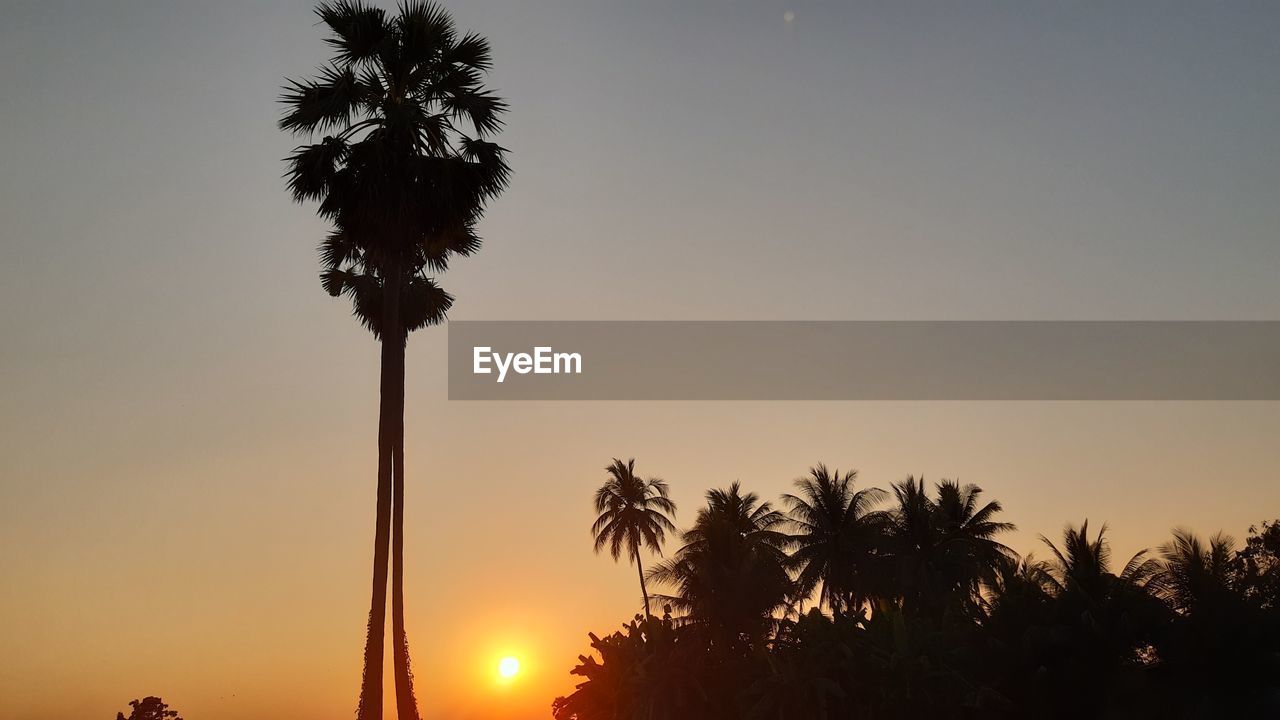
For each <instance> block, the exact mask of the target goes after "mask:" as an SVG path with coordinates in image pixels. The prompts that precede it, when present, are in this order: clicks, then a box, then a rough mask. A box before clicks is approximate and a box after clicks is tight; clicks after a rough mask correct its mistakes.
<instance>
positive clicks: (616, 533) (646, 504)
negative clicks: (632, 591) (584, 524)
mask: <svg viewBox="0 0 1280 720" xmlns="http://www.w3.org/2000/svg"><path fill="white" fill-rule="evenodd" d="M635 470H636V460H635V458H631V459H629V460H627V461H626V462H625V463H624V462H622V461H621V460H619V459H617V458H614V459H613V462H612V463H610V464H609V465H608V466H607V467H605V472H607V473H608V474H609V479H608V480H606V481H605V483H604V485H601V486H600V489H599V490H596V497H595V507H596V512H597V513H598V515H597V517H596V521H595V523H594V524H592V526H591V535H592V537H594V538H595V549H596V552H597V553H598V552H600V551H601V550H603V549H604V548H605V547H608V548H609V554H610V555H612V556H613V559H614V560H617V559H618V558H619V557H620V556H621V555H622V551H623V550H626V551H627V554H628V555H629V556H630V559H631V561H632V562H634V563H635V564H636V572H638V573H639V574H640V594H641V595H643V596H644V614H645V617H653V614H652V613H651V612H649V590H648V588H646V587H645V583H644V564H643V563H642V562H641V560H640V548H641V546H643V547H647V548H649V549H650V550H652V551H653V552H654V553H657V554H658V555H661V554H662V544H663V543H664V542H666V539H667V535H666V534H667V533H668V532H673V533H674V532H675V531H676V527H675V525H673V524H672V523H671V519H672V518H674V517H675V514H676V504H675V503H673V502H671V500H670V498H669V497H668V488H667V483H666V482H665V481H663V480H662V479H660V478H649V479H648V480H644V479H642V478H640V477H639V476H637V475H636V473H635Z"/></svg>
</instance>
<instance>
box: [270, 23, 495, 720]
mask: <svg viewBox="0 0 1280 720" xmlns="http://www.w3.org/2000/svg"><path fill="white" fill-rule="evenodd" d="M316 14H317V15H318V16H319V18H320V20H321V22H322V23H323V24H324V25H325V26H327V28H328V29H329V31H330V34H329V37H328V38H326V42H328V43H329V45H330V46H331V47H332V48H333V49H334V55H333V57H332V59H331V61H330V63H329V64H328V65H326V66H325V67H323V68H321V70H320V71H319V75H318V77H316V78H314V79H309V80H302V81H290V82H289V83H288V84H287V86H286V88H285V91H284V94H283V95H282V97H281V101H282V102H283V103H284V105H285V106H286V112H285V115H284V117H283V118H282V119H281V120H280V127H281V128H282V129H284V130H287V131H289V132H292V133H294V134H296V135H299V136H303V137H305V138H307V139H308V140H309V142H307V143H306V144H304V145H301V146H299V147H298V148H296V149H295V150H294V152H293V154H292V155H290V157H289V158H287V160H286V163H287V166H288V170H287V172H286V177H287V179H288V185H289V189H290V190H291V191H292V193H293V195H294V198H295V199H297V200H298V201H318V202H319V212H320V214H321V215H322V216H323V217H325V218H326V219H328V220H329V221H330V222H331V223H332V224H333V232H332V233H331V234H330V235H329V237H328V238H327V239H326V240H325V241H324V242H323V243H322V244H321V247H320V255H321V262H322V265H323V266H324V271H323V273H322V277H321V279H322V283H323V286H324V289H325V290H326V291H327V292H329V293H330V294H331V295H334V296H338V295H346V296H348V297H349V298H350V299H351V301H352V303H353V305H354V314H355V315H356V316H357V317H358V318H359V319H360V321H361V322H362V323H363V324H364V325H365V326H366V327H367V328H368V329H369V330H371V331H372V332H373V334H374V336H375V338H376V339H377V340H378V341H379V342H380V343H381V355H382V357H381V368H380V370H381V381H380V385H381V387H380V393H381V403H380V409H379V416H378V489H377V498H378V500H377V521H376V523H375V531H374V571H373V590H372V599H371V602H370V611H369V627H368V636H367V639H366V643H365V656H364V677H363V680H362V683H361V689H360V707H359V711H358V713H359V717H360V718H361V720H369V719H373V718H381V717H382V653H383V632H384V625H385V619H386V585H387V559H388V555H389V554H390V555H391V556H392V570H391V574H392V635H393V637H392V641H393V653H392V658H393V664H394V668H395V681H396V682H395V685H396V706H397V713H398V717H399V718H400V719H401V720H416V718H417V717H418V713H417V706H416V700H415V699H414V697H413V686H412V674H411V671H410V669H409V650H408V641H407V638H406V635H405V632H404V593H403V539H404V351H405V343H406V341H407V339H408V333H409V332H411V331H413V330H417V329H419V328H422V327H425V326H428V325H434V324H438V323H439V322H441V321H442V320H443V319H444V317H445V314H446V313H447V311H448V310H449V307H450V305H451V304H452V301H453V298H452V297H450V296H449V295H448V294H447V293H445V292H444V291H443V290H442V289H440V288H439V286H437V285H436V283H435V280H434V279H433V278H432V277H431V276H430V275H431V274H432V273H440V272H443V271H444V270H445V269H446V268H447V266H448V263H449V260H450V259H451V258H452V257H453V256H455V255H462V256H466V255H470V254H471V253H473V252H475V251H476V250H477V249H478V248H479V246H480V239H479V237H478V235H477V234H476V231H475V226H476V223H477V222H478V221H479V219H480V216H481V214H482V213H483V211H484V207H485V204H486V203H487V202H488V201H489V200H490V199H492V198H494V197H495V196H497V195H498V194H499V193H500V192H501V191H502V190H503V189H504V188H505V186H506V182H507V175H508V167H507V164H506V161H505V151H504V149H503V148H501V147H499V146H498V145H497V144H495V143H492V142H489V141H488V140H486V139H485V138H486V137H488V136H490V135H492V134H493V133H496V132H497V131H498V130H499V129H500V128H501V124H502V122H501V115H502V113H503V112H505V110H506V105H505V104H504V103H503V102H502V101H501V100H500V99H498V98H497V97H495V96H494V95H493V94H491V93H490V92H488V91H486V90H485V89H484V86H483V76H484V74H485V73H486V72H487V71H488V69H489V67H490V64H491V53H490V50H489V44H488V42H487V41H486V40H485V39H484V38H482V37H480V36H478V35H475V34H465V35H461V34H459V33H458V31H457V30H456V29H455V27H454V24H453V21H452V19H451V18H450V17H449V15H448V14H447V13H446V12H445V11H444V10H443V9H441V8H440V7H439V6H437V5H435V4H433V3H430V2H422V1H420V0H407V1H406V2H404V3H402V4H401V5H400V6H399V9H398V11H397V13H396V14H395V15H389V14H388V13H387V12H386V11H384V10H382V9H381V8H376V7H372V6H370V5H366V4H365V3H363V2H361V0H338V1H337V2H325V3H321V4H320V5H319V6H318V7H317V9H316ZM468 132H472V133H474V137H472V136H470V135H468V134H467V133H468ZM317 135H323V137H321V138H320V139H319V140H318V141H317V140H316V136H317Z"/></svg>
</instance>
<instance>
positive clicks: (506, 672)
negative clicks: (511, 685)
mask: <svg viewBox="0 0 1280 720" xmlns="http://www.w3.org/2000/svg"><path fill="white" fill-rule="evenodd" d="M519 674H520V660H519V658H514V657H511V656H507V657H504V658H502V659H501V660H499V661H498V675H499V677H501V678H502V679H504V680H510V679H512V678H514V677H515V676H516V675H519Z"/></svg>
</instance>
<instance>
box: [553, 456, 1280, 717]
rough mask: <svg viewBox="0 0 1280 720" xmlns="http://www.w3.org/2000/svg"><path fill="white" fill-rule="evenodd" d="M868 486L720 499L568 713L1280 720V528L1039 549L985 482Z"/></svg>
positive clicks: (585, 679)
mask: <svg viewBox="0 0 1280 720" xmlns="http://www.w3.org/2000/svg"><path fill="white" fill-rule="evenodd" d="M855 483H856V474H854V473H846V474H844V475H841V474H840V473H838V472H832V471H828V470H827V468H825V467H823V466H818V467H815V468H814V469H813V470H812V471H811V472H810V474H809V475H808V476H807V477H805V478H802V479H801V480H798V481H797V482H796V492H795V493H794V494H791V495H786V496H784V497H783V499H782V507H784V508H786V511H785V512H783V511H779V510H775V509H774V508H773V506H772V505H771V504H770V503H769V502H765V501H763V500H761V499H760V498H759V497H758V496H756V495H755V494H754V493H749V492H745V491H744V490H742V489H741V488H740V487H739V486H738V485H737V484H734V485H733V486H731V487H730V488H728V489H726V490H712V491H711V492H709V493H708V494H707V505H706V507H704V508H703V509H702V510H701V511H699V513H698V516H697V519H696V521H695V523H694V525H693V527H692V528H691V529H689V530H688V531H686V532H685V533H683V535H682V536H681V537H682V540H683V543H684V545H683V547H681V548H680V549H679V550H677V551H676V553H675V554H674V555H673V556H672V557H671V558H670V559H669V560H668V561H666V562H664V563H661V564H659V565H657V566H656V567H655V568H654V569H653V570H652V571H651V572H650V575H649V579H650V580H651V581H654V582H655V583H657V584H659V585H662V586H665V587H666V588H670V589H671V592H672V594H671V595H665V596H664V595H654V598H655V599H657V600H658V601H659V602H661V603H663V604H664V605H665V614H664V615H663V616H662V617H660V618H645V617H642V616H639V615H637V616H636V618H635V620H634V621H632V622H629V623H627V624H626V625H624V626H623V629H622V631H620V632H615V633H613V634H611V635H608V636H606V637H597V636H596V635H591V645H592V648H593V651H594V654H593V655H589V656H588V655H583V656H580V658H579V660H580V662H579V664H578V665H577V667H575V668H573V669H572V671H571V672H572V674H574V675H577V676H579V677H581V678H582V682H581V684H579V685H578V688H577V690H576V691H575V692H573V693H572V694H570V695H569V696H567V697H561V698H557V699H556V701H555V702H554V703H553V704H552V713H553V715H554V717H555V718H557V720H687V719H689V718H698V719H699V720H836V719H844V718H848V719H850V720H863V719H865V720H880V719H885V720H898V719H902V720H906V719H908V718H940V719H943V720H947V719H952V718H954V719H955V720H961V719H966V720H967V719H970V718H993V719H1009V720H1013V719H1015V718H1063V719H1064V720H1065V719H1066V718H1072V719H1073V720H1074V719H1077V718H1187V719H1192V718H1194V719H1199V718H1206V719H1207V718H1225V717H1256V718H1262V717H1280V521H1274V522H1265V523H1262V524H1261V525H1259V526H1256V527H1254V528H1250V530H1249V535H1248V537H1247V539H1246V540H1245V542H1244V544H1243V547H1240V546H1239V545H1238V544H1237V543H1236V542H1235V541H1234V540H1233V539H1232V538H1230V537H1229V536H1226V535H1224V534H1222V533H1218V534H1216V535H1214V536H1212V537H1210V538H1208V539H1202V538H1200V537H1199V536H1197V535H1195V534H1194V533H1192V532H1189V531H1187V530H1182V529H1178V530H1175V531H1174V532H1173V537H1172V539H1171V540H1170V541H1168V542H1166V543H1164V544H1163V545H1161V546H1160V547H1159V548H1157V549H1156V550H1155V551H1154V552H1151V551H1142V552H1139V553H1137V554H1136V555H1134V556H1133V557H1132V558H1128V559H1127V560H1124V561H1123V562H1120V561H1118V560H1116V559H1113V558H1112V555H1111V548H1110V545H1109V543H1108V542H1107V538H1106V528H1105V526H1101V527H1099V526H1095V525H1091V524H1090V523H1089V522H1088V521H1085V522H1082V523H1081V524H1080V525H1079V526H1072V525H1068V526H1067V527H1066V529H1065V531H1064V532H1063V534H1062V536H1061V537H1060V538H1055V539H1050V538H1045V537H1043V536H1042V538H1041V539H1042V541H1043V544H1044V546H1045V549H1046V551H1047V560H1038V559H1036V558H1034V557H1032V556H1030V555H1028V556H1019V555H1018V554H1017V553H1015V552H1014V551H1013V550H1011V549H1010V548H1008V547H1006V546H1005V545H1004V544H1002V543H1001V542H1000V541H999V538H1000V536H1002V535H1003V534H1005V533H1007V532H1009V531H1010V530H1012V529H1013V528H1014V526H1013V525H1012V524H1011V523H1009V522H1007V521H1005V519H1004V518H1002V517H1001V513H1002V508H1001V506H1000V503H998V502H996V501H993V500H987V499H984V498H983V497H982V489H981V488H979V487H977V486H976V485H962V484H960V483H958V482H953V481H947V480H944V481H942V482H940V483H936V484H934V485H932V486H931V487H930V486H927V485H926V484H925V483H924V481H923V480H919V479H915V478H908V479H907V480H905V481H903V482H900V483H896V484H894V485H893V486H892V488H891V491H890V492H885V491H882V490H877V489H875V488H866V489H862V488H856V487H855ZM806 603H811V605H810V606H809V607H808V608H807V609H806V608H805V604H806Z"/></svg>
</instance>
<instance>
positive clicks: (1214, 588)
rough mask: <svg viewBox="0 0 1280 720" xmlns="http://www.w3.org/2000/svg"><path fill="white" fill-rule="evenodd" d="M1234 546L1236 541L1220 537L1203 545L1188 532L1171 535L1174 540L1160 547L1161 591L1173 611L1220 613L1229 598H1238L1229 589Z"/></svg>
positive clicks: (1175, 531)
mask: <svg viewBox="0 0 1280 720" xmlns="http://www.w3.org/2000/svg"><path fill="white" fill-rule="evenodd" d="M1235 546H1236V542H1235V540H1234V539H1232V538H1231V537H1230V536H1228V535H1224V534H1222V533H1217V534H1216V535H1214V536H1213V537H1210V538H1209V544H1208V545H1205V544H1204V543H1202V542H1201V541H1200V538H1198V537H1196V535H1195V534H1194V533H1192V532H1190V531H1189V530H1183V529H1182V528H1176V529H1175V530H1174V531H1173V540H1172V541H1170V542H1167V543H1165V544H1164V545H1161V546H1160V555H1161V557H1162V558H1163V559H1164V571H1163V573H1162V575H1161V590H1162V591H1163V595H1164V596H1165V598H1166V599H1168V601H1169V603H1170V605H1172V606H1173V609H1175V610H1178V611H1179V612H1184V613H1196V612H1198V611H1201V610H1213V609H1219V608H1221V607H1223V605H1224V604H1226V603H1225V602H1224V601H1226V600H1227V599H1228V598H1230V599H1235V598H1237V597H1241V595H1237V594H1236V593H1234V592H1233V588H1232V587H1231V584H1232V567H1231V564H1232V561H1233V560H1234V559H1235V551H1236V547H1235Z"/></svg>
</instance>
